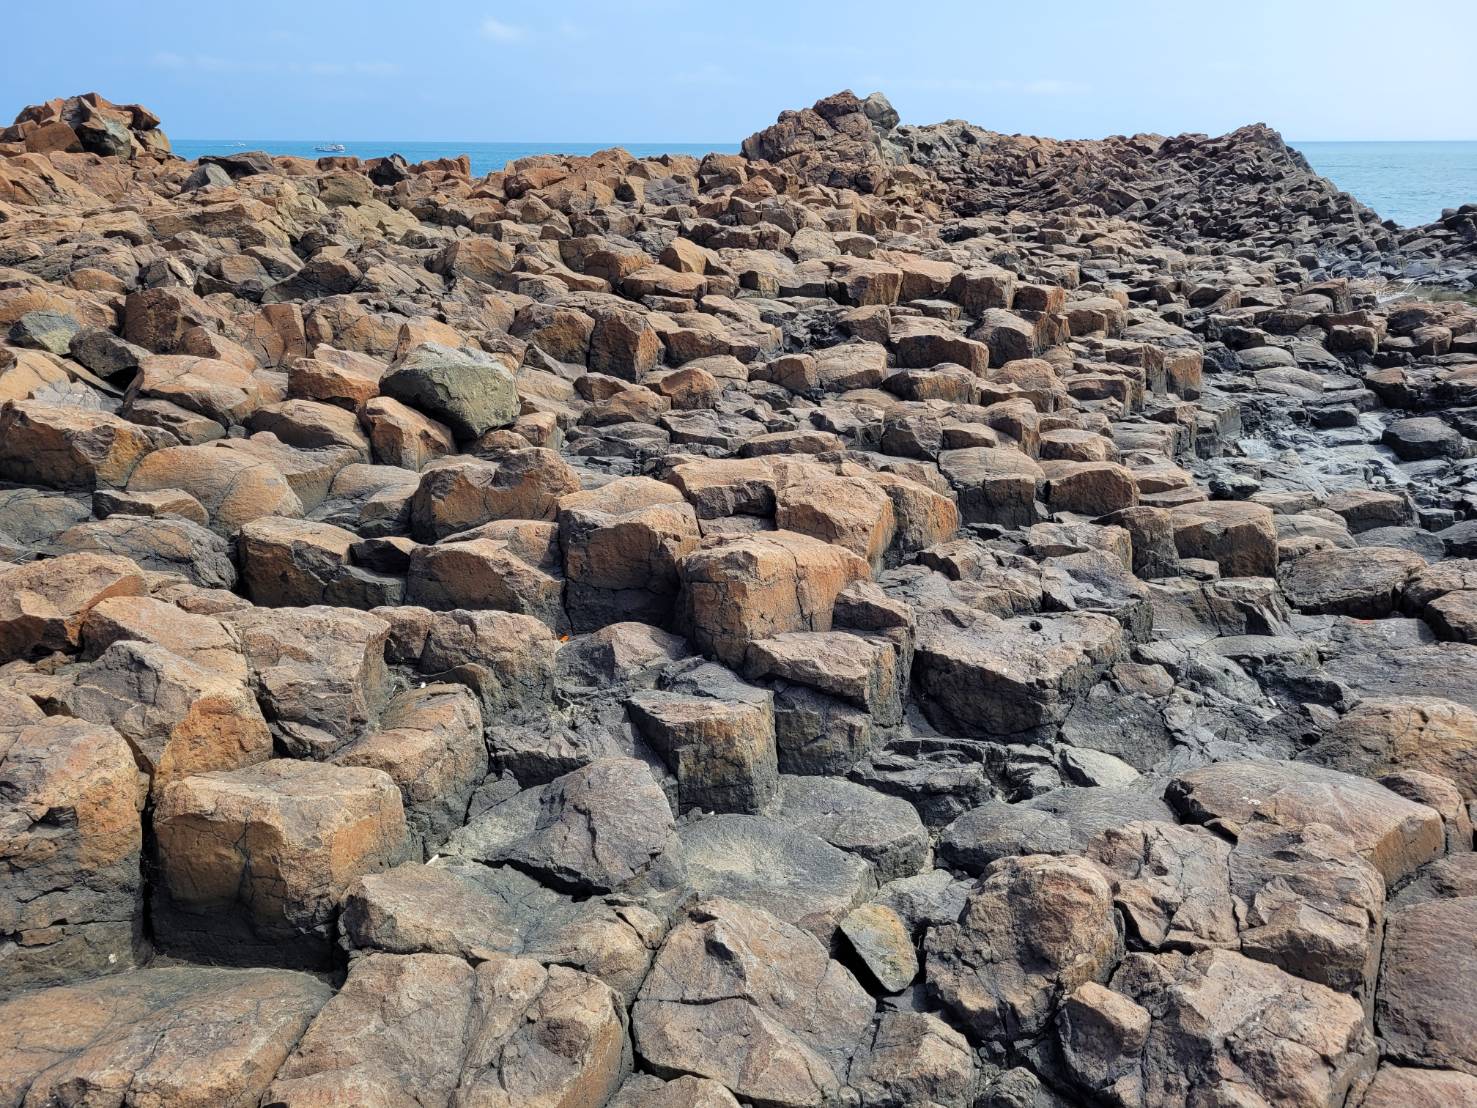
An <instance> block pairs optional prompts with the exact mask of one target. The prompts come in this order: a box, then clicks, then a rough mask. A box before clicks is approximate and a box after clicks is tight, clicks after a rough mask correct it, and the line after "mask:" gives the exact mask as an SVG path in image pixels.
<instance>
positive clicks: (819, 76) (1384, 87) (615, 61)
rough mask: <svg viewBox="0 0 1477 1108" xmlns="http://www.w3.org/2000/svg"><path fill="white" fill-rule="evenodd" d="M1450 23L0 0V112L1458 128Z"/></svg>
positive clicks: (487, 138)
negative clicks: (853, 99) (61, 103)
mask: <svg viewBox="0 0 1477 1108" xmlns="http://www.w3.org/2000/svg"><path fill="white" fill-rule="evenodd" d="M59 22H62V23H64V24H65V28H64V33H63V32H59V28H58V26H57V24H58V23H59ZM1474 23H1477V0H1399V2H1394V0H1387V2H1376V0H1345V2H1342V3H1338V4H1332V3H1327V2H1318V0H1237V2H1236V3H1233V4H1221V3H1217V4H1205V3H1197V2H1196V0H1177V2H1170V0H1136V2H1133V3H1127V2H1121V0H1120V2H1115V0H1036V2H1034V3H1021V2H1020V0H1008V2H1003V3H1002V2H995V0H978V2H975V3H966V2H955V0H932V2H918V0H914V2H913V3H898V2H897V0H888V2H873V0H847V2H839V3H838V2H835V0H825V2H818V0H785V2H779V0H741V2H740V3H713V2H711V0H702V2H696V0H694V2H677V0H607V2H590V0H558V2H552V3H551V2H544V3H539V2H537V0H525V2H523V3H507V2H503V0H482V2H473V0H444V2H439V0H420V2H419V3H406V2H405V0H393V2H386V0H354V2H350V0H189V2H178V0H143V2H142V3H138V4H122V3H118V2H117V0H61V2H60V3H58V4H56V5H55V6H53V5H51V4H25V5H19V4H18V5H16V6H15V9H14V10H12V11H8V12H7V13H6V30H7V32H8V33H7V39H8V41H9V42H10V43H11V44H12V48H11V49H9V50H7V51H6V61H5V65H4V66H3V67H0V115H3V116H4V117H5V118H6V119H9V118H11V114H12V113H14V112H17V111H19V110H20V109H21V108H22V107H23V106H25V105H26V104H30V103H35V102H37V101H40V100H45V99H49V98H51V97H54V96H67V95H72V94H75V93H79V92H84V91H91V90H96V91H98V92H101V93H102V94H103V95H104V96H106V97H108V98H109V99H111V100H115V101H119V102H125V103H132V102H138V103H142V104H145V105H147V106H148V107H150V108H152V109H153V110H154V111H155V112H157V113H158V114H159V116H160V117H161V118H162V120H163V126H164V129H165V131H166V132H167V133H168V134H170V135H172V136H175V137H178V138H231V139H249V138H257V139H266V138H272V139H310V140H318V139H332V140H339V141H348V140H367V139H399V140H427V141H436V140H444V141H453V140H461V141H467V142H505V141H506V142H513V141H546V142H601V143H604V142H647V141H651V142H713V143H736V142H738V141H740V140H741V139H742V138H743V137H744V136H745V135H747V134H749V133H751V132H753V131H755V130H758V129H759V128H761V127H763V126H766V125H767V124H769V123H770V122H772V121H773V120H774V118H775V116H776V115H777V114H778V113H779V112H780V111H781V110H783V109H785V108H798V107H804V106H807V105H809V104H811V103H812V102H814V101H815V100H817V99H818V98H820V97H822V96H825V95H828V94H830V93H832V92H835V91H837V90H839V89H842V88H851V89H853V90H854V91H855V92H857V93H858V94H859V95H863V96H864V95H866V94H867V93H869V92H872V91H874V90H880V91H882V92H884V93H886V94H887V96H888V97H889V98H890V99H891V100H892V103H893V105H894V106H895V107H896V108H897V110H898V112H899V113H900V114H901V115H902V118H903V122H905V123H931V122H936V121H938V120H942V119H949V118H959V119H968V120H970V121H972V122H974V123H977V124H980V125H981V126H983V127H986V128H989V129H991V130H995V131H1005V132H1020V133H1026V134H1043V135H1052V136H1056V137H1061V138H1100V137H1102V136H1104V135H1109V134H1132V133H1135V132H1141V131H1154V132H1158V133H1161V134H1176V133H1179V132H1183V131H1199V132H1205V133H1209V134H1220V133H1223V132H1225V131H1229V130H1232V129H1234V128H1235V127H1238V126H1240V125H1242V124H1245V123H1252V122H1265V123H1269V124H1271V125H1272V126H1274V127H1276V128H1277V129H1278V130H1280V131H1281V132H1282V133H1283V134H1284V135H1285V136H1286V137H1287V138H1289V139H1292V140H1301V141H1309V140H1320V139H1323V140H1357V139H1425V140H1436V139H1467V140H1471V139H1477V110H1474V108H1477V64H1474V63H1473V60H1472V58H1473V55H1472V42H1473V27H1474Z"/></svg>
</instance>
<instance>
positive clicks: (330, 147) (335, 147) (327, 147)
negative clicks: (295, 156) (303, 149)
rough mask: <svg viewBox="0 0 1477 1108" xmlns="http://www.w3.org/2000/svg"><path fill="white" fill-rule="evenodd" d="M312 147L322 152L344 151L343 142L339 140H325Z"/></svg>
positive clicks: (337, 152) (334, 152) (338, 152)
mask: <svg viewBox="0 0 1477 1108" xmlns="http://www.w3.org/2000/svg"><path fill="white" fill-rule="evenodd" d="M313 149H314V150H317V151H318V152H319V153H322V154H342V153H343V152H344V144H343V143H341V142H325V143H322V144H321V145H319V146H315V147H313Z"/></svg>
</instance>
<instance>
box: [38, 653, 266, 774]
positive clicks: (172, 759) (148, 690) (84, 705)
mask: <svg viewBox="0 0 1477 1108" xmlns="http://www.w3.org/2000/svg"><path fill="white" fill-rule="evenodd" d="M60 700H61V703H62V704H63V705H64V706H65V708H66V711H67V713H68V714H69V715H72V716H75V717H77V718H78V719H85V720H87V721H89V722H91V723H97V724H103V725H107V726H111V727H112V728H113V729H114V730H116V731H117V732H118V733H119V734H120V735H122V736H123V737H124V739H126V740H127V741H128V745H129V747H130V748H131V750H132V753H133V757H134V759H135V761H136V762H137V764H138V766H139V768H140V769H142V770H143V771H144V772H145V773H147V774H148V776H149V782H150V787H151V789H152V790H154V791H155V792H157V791H158V790H159V789H161V788H163V787H164V785H166V784H167V783H168V782H170V781H173V780H175V779H177V778H180V777H187V776H189V775H190V774H192V773H207V772H210V771H213V770H231V769H239V768H241V767H243V766H249V765H254V764H256V763H257V762H264V761H266V760H267V759H268V758H270V757H271V756H272V735H271V732H270V731H268V730H267V723H266V720H264V719H263V718H262V713H261V709H260V708H258V707H257V703H256V699H255V698H254V697H253V696H252V695H251V690H250V689H248V688H247V687H246V683H245V682H244V681H243V680H240V679H239V678H236V677H234V676H229V675H227V674H223V673H221V672H219V671H215V670H211V669H206V668H202V667H200V666H197V665H195V664H194V663H192V662H188V661H186V660H185V659H184V658H181V657H180V656H179V655H177V654H175V653H173V652H172V651H170V650H168V649H166V648H165V647H163V646H160V645H157V644H154V643H144V642H133V641H130V640H128V639H120V640H118V641H116V642H114V643H113V644H112V645H111V646H109V647H108V648H107V649H106V650H104V651H103V652H102V653H101V654H99V655H98V658H97V660H96V661H94V662H92V663H90V664H89V665H87V666H85V667H83V668H82V669H80V670H79V671H78V672H77V673H76V674H75V675H74V676H73V677H72V682H71V685H70V687H68V688H67V689H66V690H65V691H64V692H63V693H62V694H61V697H60Z"/></svg>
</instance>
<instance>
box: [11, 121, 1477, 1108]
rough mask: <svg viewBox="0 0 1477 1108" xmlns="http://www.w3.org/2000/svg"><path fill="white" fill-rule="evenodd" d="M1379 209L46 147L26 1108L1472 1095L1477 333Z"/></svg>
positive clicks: (962, 167) (1268, 158)
mask: <svg viewBox="0 0 1477 1108" xmlns="http://www.w3.org/2000/svg"><path fill="white" fill-rule="evenodd" d="M125 120H126V122H125ZM60 128H66V129H67V130H68V131H69V133H70V134H72V135H73V136H75V141H76V143H77V145H78V146H79V147H80V150H73V149H72V140H71V139H67V137H66V135H64V134H63V133H62V131H61V130H60ZM104 134H106V135H111V136H113V139H114V140H116V141H113V142H112V148H111V149H103V148H102V147H103V146H106V145H108V143H107V142H106V141H105V140H104V138H102V137H100V136H102V135H104ZM966 135H973V136H975V137H973V138H965V137H964V136H966ZM48 136H50V137H48ZM150 136H153V137H150ZM980 136H984V137H983V138H982V137H980ZM63 140H65V141H63ZM125 140H126V141H125ZM1253 149H1254V150H1258V151H1261V152H1262V153H1261V154H1259V155H1257V156H1254V157H1252V156H1248V157H1246V158H1243V157H1242V156H1241V155H1242V152H1244V151H1246V150H1253ZM1268 174H1280V176H1276V177H1275V180H1276V181H1278V182H1280V183H1279V184H1278V185H1277V187H1276V189H1274V190H1273V194H1275V195H1276V196H1278V197H1280V198H1281V199H1280V200H1279V201H1278V202H1277V203H1276V204H1273V205H1269V206H1267V207H1266V210H1265V211H1263V212H1262V214H1261V215H1258V216H1255V217H1254V216H1253V215H1252V213H1251V209H1250V208H1248V207H1245V204H1247V203H1249V201H1247V197H1248V196H1249V195H1250V192H1248V191H1247V190H1250V189H1257V188H1260V187H1261V186H1262V185H1264V184H1265V183H1266V180H1265V178H1266V176H1267V175H1268ZM1241 175H1244V178H1243V176H1241ZM1171 182H1173V188H1172V189H1171V187H1170V183H1171ZM1238 182H1239V183H1238ZM1263 195H1264V196H1265V195H1267V193H1265V191H1264V192H1263ZM1335 196H1336V194H1335V193H1334V192H1333V190H1332V189H1331V186H1328V185H1327V184H1326V183H1319V182H1316V181H1313V180H1311V179H1310V178H1309V177H1308V174H1307V172H1306V167H1305V166H1303V165H1302V164H1301V162H1300V161H1299V160H1298V159H1297V158H1296V155H1294V154H1292V153H1291V152H1289V151H1287V150H1286V148H1285V147H1283V146H1282V145H1281V143H1280V140H1277V139H1276V138H1275V136H1274V135H1271V134H1270V133H1269V132H1266V131H1264V130H1260V129H1248V130H1247V131H1243V132H1237V133H1236V134H1234V135H1232V136H1227V137H1226V138H1225V139H1221V140H1203V139H1199V138H1193V137H1191V138H1182V139H1172V140H1164V139H1157V138H1156V139H1143V138H1137V139H1132V140H1108V141H1107V142H1106V143H1103V144H1057V143H1049V142H1046V141H1044V140H1025V139H1009V140H1006V139H1005V138H1003V137H1001V136H988V134H987V133H984V132H976V131H975V130H974V129H972V128H968V127H967V126H966V125H956V124H944V125H940V126H939V127H937V128H921V129H919V128H903V127H899V126H898V123H897V118H896V114H895V113H894V112H892V111H891V109H890V107H889V106H888V105H887V103H886V101H885V100H884V99H883V98H881V97H879V96H873V97H870V98H868V99H867V100H865V101H863V100H860V99H858V98H856V97H854V96H852V95H851V94H850V93H843V94H838V95H837V96H835V97H830V98H828V99H827V100H824V101H821V102H820V103H819V104H817V105H816V106H815V107H814V108H813V109H807V110H805V111H802V112H797V113H786V115H785V116H783V117H782V118H781V120H780V122H779V123H777V124H776V125H775V126H774V127H772V128H770V129H769V130H767V131H764V132H761V133H760V134H759V135H756V136H754V137H753V138H751V139H750V140H749V141H748V142H747V143H746V144H745V156H735V155H709V156H707V157H705V158H702V159H695V158H691V157H675V156H673V157H664V158H656V159H645V160H638V159H635V158H632V157H630V156H629V155H627V154H625V153H624V152H622V151H618V150H612V151H605V152H602V153H600V154H596V155H592V156H590V157H586V158H567V157H554V156H542V157H536V158H529V159H524V160H522V161H519V162H515V163H513V164H511V165H509V166H508V167H507V168H506V169H505V170H503V171H500V172H498V173H494V174H491V175H489V176H487V177H485V178H481V179H472V178H471V177H470V175H469V173H468V171H467V166H466V163H465V161H464V160H447V161H442V162H438V163H427V164H422V165H409V164H406V163H405V162H404V161H403V160H401V159H398V158H386V159H377V160H375V161H373V162H368V163H360V162H358V161H357V160H355V159H352V158H325V159H322V160H320V161H318V162H316V163H315V162H308V161H305V160H302V159H295V158H272V157H268V156H267V155H264V154H258V153H247V154H242V155H238V156H234V157H231V158H225V159H217V160H215V161H212V162H209V163H206V164H203V165H201V164H187V163H184V162H182V161H180V160H178V159H173V158H171V157H169V156H168V155H167V154H166V153H165V147H164V144H163V142H162V136H161V135H159V132H158V130H157V120H155V119H154V117H153V116H152V115H150V114H149V113H147V112H145V111H144V110H143V109H139V108H127V109H118V108H114V107H113V106H111V105H108V104H107V103H106V102H105V101H102V100H101V99H100V98H98V97H95V96H90V97H81V98H77V99H75V100H68V101H58V102H54V103H52V104H49V105H43V106H41V107H38V108H31V109H27V110H26V111H25V112H23V113H22V115H21V117H20V119H19V120H18V121H17V123H16V125H15V126H14V127H13V128H11V130H10V131H9V132H7V134H6V137H5V140H4V144H3V145H0V252H3V266H4V270H3V276H4V280H3V281H0V324H3V325H4V326H5V328H6V340H5V342H4V345H3V346H0V481H3V482H4V484H3V486H0V861H3V865H0V1103H4V1104H37V1105H39V1104H49V1103H83V1102H86V1103H89V1104H90V1103H108V1104H139V1105H142V1104H161V1105H162V1104H169V1105H197V1104H198V1105H202V1106H204V1105H212V1106H213V1105H242V1106H246V1105H271V1106H279V1105H280V1106H299V1105H301V1106H306V1105H324V1104H361V1103H362V1104H370V1103H374V1104H389V1103H396V1104H399V1103H416V1104H421V1105H446V1106H450V1105H462V1106H471V1105H488V1106H502V1108H512V1106H514V1105H517V1106H520V1108H521V1106H548V1108H555V1106H558V1108H600V1106H608V1108H638V1106H659V1108H660V1106H669V1108H677V1106H698V1105H702V1106H730V1108H733V1106H737V1105H740V1104H746V1105H755V1106H760V1108H817V1106H824V1105H841V1104H850V1105H858V1106H862V1108H903V1106H920V1108H922V1106H929V1108H939V1106H942V1108H1005V1106H1022V1105H1030V1106H1033V1108H1052V1106H1059V1108H1066V1106H1069V1105H1077V1104H1083V1103H1103V1104H1115V1105H1120V1106H1123V1108H1136V1106H1143V1108H1150V1106H1161V1105H1178V1106H1186V1108H1188V1106H1191V1105H1195V1106H1199V1105H1207V1104H1211V1103H1215V1104H1226V1105H1229V1104H1238V1105H1270V1104H1287V1105H1299V1106H1315V1105H1316V1106H1328V1108H1335V1106H1338V1108H1359V1106H1363V1108H1382V1106H1384V1105H1394V1104H1401V1105H1416V1104H1421V1105H1425V1104H1430V1105H1452V1104H1461V1103H1472V1102H1477V1050H1474V1047H1473V1043H1474V1041H1477V990H1474V989H1473V988H1472V984H1473V981H1474V980H1477V965H1474V963H1473V956H1472V949H1471V939H1470V936H1471V933H1472V930H1473V927H1474V926H1477V861H1474V859H1477V854H1474V853H1473V827H1472V816H1473V810H1472V805H1473V804H1474V802H1477V561H1474V559H1477V445H1474V444H1477V309H1473V308H1471V307H1469V306H1467V305H1464V304H1462V303H1460V302H1453V301H1440V302H1425V301H1413V300H1406V301H1401V302H1397V303H1393V304H1389V303H1382V302H1381V301H1380V298H1379V295H1378V293H1379V291H1380V287H1379V286H1378V285H1377V284H1374V283H1368V282H1361V281H1359V280H1353V279H1350V277H1349V276H1348V275H1349V274H1352V273H1354V272H1356V271H1357V269H1358V267H1359V266H1360V265H1364V264H1365V263H1366V262H1367V258H1366V257H1365V255H1366V254H1367V253H1368V252H1369V251H1370V250H1375V251H1377V252H1382V257H1383V256H1385V255H1388V254H1389V252H1390V251H1395V252H1397V253H1398V251H1399V250H1403V249H1406V248H1407V247H1408V245H1409V244H1408V242H1407V241H1406V240H1405V239H1403V238H1401V236H1400V234H1399V233H1397V232H1395V231H1393V230H1391V229H1389V228H1384V227H1382V226H1381V225H1380V224H1379V223H1378V222H1377V221H1376V220H1372V219H1368V218H1365V215H1364V214H1363V210H1362V209H1358V208H1357V207H1356V206H1353V205H1352V202H1348V203H1345V202H1344V201H1337V202H1335V201H1334V200H1332V199H1330V198H1332V197H1335ZM1325 201H1327V203H1325ZM1463 218H1464V217H1462V216H1460V215H1459V214H1458V215H1456V216H1454V217H1452V220H1450V221H1449V222H1450V226H1449V227H1448V228H1447V230H1448V231H1449V232H1450V235H1448V236H1447V237H1440V236H1437V235H1436V233H1435V232H1432V233H1431V234H1430V235H1429V236H1428V237H1429V238H1430V240H1431V242H1432V243H1433V244H1436V245H1432V246H1431V248H1430V257H1431V258H1433V259H1445V260H1443V261H1442V262H1441V264H1442V265H1444V266H1446V268H1445V269H1443V270H1442V271H1441V274H1440V275H1441V276H1444V277H1448V278H1451V279H1453V280H1458V279H1460V278H1461V275H1462V274H1463V273H1465V272H1467V271H1468V270H1466V269H1463V267H1464V266H1466V267H1469V268H1470V266H1471V254H1470V253H1468V254H1466V255H1463V254H1461V252H1460V250H1458V249H1457V248H1456V245H1455V244H1457V243H1458V242H1459V241H1461V236H1462V235H1464V234H1466V233H1467V231H1468V230H1470V227H1469V224H1470V218H1467V222H1466V223H1463V221H1462V220H1463ZM1464 228H1465V230H1464ZM1386 240H1388V242H1389V243H1391V244H1393V245H1389V246H1386V245H1385V243H1386ZM1402 244H1403V245H1402ZM1450 259H1456V260H1455V261H1450ZM1463 259H1465V260H1463ZM1448 262H1449V264H1448ZM1384 264H1385V263H1384V262H1380V263H1379V266H1383V265H1384ZM1432 264H1433V265H1434V264H1436V263H1435V262H1433V263H1432ZM1376 268H1378V267H1376Z"/></svg>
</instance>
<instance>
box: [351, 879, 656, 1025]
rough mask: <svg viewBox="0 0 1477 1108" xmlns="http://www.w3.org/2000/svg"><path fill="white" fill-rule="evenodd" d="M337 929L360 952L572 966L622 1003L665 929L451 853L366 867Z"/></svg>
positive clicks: (651, 916)
mask: <svg viewBox="0 0 1477 1108" xmlns="http://www.w3.org/2000/svg"><path fill="white" fill-rule="evenodd" d="M342 928H343V934H344V936H345V938H346V940H347V941H348V942H349V943H350V944H351V945H352V946H353V947H354V948H355V949H360V950H383V951H387V952H389V953H392V954H416V953H421V952H428V953H435V954H455V955H458V956H460V957H463V958H468V959H481V958H485V957H486V954H487V952H488V951H500V952H502V953H504V954H515V955H521V956H524V957H528V958H532V959H534V960H536V961H538V962H541V963H543V964H546V965H548V964H556V963H557V964H560V965H569V966H574V967H576V968H578V969H581V970H583V971H585V972H586V973H589V974H591V975H593V976H595V977H598V978H600V980H602V981H604V982H605V983H606V984H607V985H609V986H610V987H611V988H612V989H614V990H615V991H616V992H618V993H619V994H620V995H621V997H622V999H623V1000H625V1001H626V1002H627V1003H629V1002H630V1001H631V1000H633V999H635V995H636V990H637V989H638V988H640V986H641V982H642V981H643V980H644V979H645V977H646V971H647V969H648V968H649V967H650V965H651V958H652V954H653V953H654V951H655V949H656V947H657V946H658V945H659V944H660V942H661V939H662V935H663V933H664V932H665V930H666V926H665V921H664V920H663V919H662V918H661V917H659V916H657V915H656V914H655V913H653V912H650V911H648V910H646V909H644V908H641V907H638V906H637V905H634V904H631V903H629V898H628V897H625V896H622V895H616V896H613V897H590V896H585V895H582V894H581V895H570V894H565V893H560V892H557V891H555V890H553V889H550V888H549V887H548V886H547V885H542V884H540V883H539V881H538V879H537V878H534V877H530V876H528V875H527V874H525V873H523V872H522V871H521V870H519V869H515V868H513V867H511V866H496V867H494V866H484V865H482V864H481V863H478V862H470V861H458V860H451V861H445V862H437V863H435V864H431V865H421V864H419V863H406V864H405V865H402V866H397V867H395V868H394V869H391V870H386V871H383V872H381V873H372V874H365V875H364V876H363V877H362V878H360V879H359V881H358V882H357V883H356V884H355V885H354V886H353V887H352V888H351V889H350V890H349V893H348V896H347V897H346V898H345V901H344V910H343V916H342Z"/></svg>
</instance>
